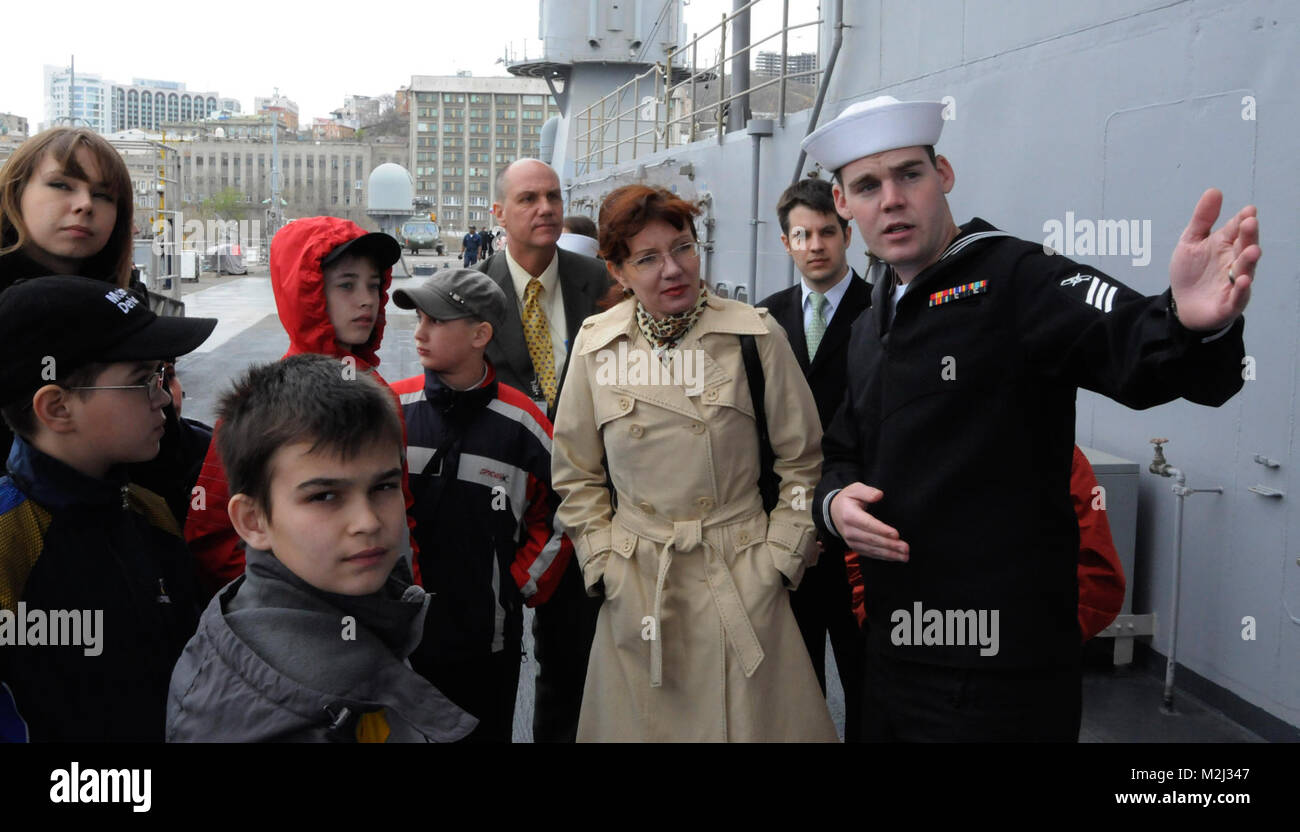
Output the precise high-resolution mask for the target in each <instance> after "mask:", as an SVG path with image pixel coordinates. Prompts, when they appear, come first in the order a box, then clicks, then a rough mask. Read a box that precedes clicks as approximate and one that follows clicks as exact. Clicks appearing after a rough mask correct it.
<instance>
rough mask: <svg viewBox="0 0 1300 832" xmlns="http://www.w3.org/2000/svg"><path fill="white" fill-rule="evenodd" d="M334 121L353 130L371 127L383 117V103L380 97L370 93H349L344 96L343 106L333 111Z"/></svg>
mask: <svg viewBox="0 0 1300 832" xmlns="http://www.w3.org/2000/svg"><path fill="white" fill-rule="evenodd" d="M331 115H332V116H334V121H336V122H338V123H339V124H341V125H343V126H345V127H351V128H352V129H353V130H360V129H361V128H362V127H369V126H370V125H372V124H374V123H375V122H377V121H379V120H380V119H381V118H383V115H384V113H383V107H382V103H381V102H380V100H379V99H378V98H371V97H370V96H368V95H349V96H346V97H344V99H343V106H342V107H340V108H338V109H337V110H335V111H334V112H333V113H331Z"/></svg>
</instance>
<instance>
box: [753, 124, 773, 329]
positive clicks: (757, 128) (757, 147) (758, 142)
mask: <svg viewBox="0 0 1300 832" xmlns="http://www.w3.org/2000/svg"><path fill="white" fill-rule="evenodd" d="M749 135H750V138H751V139H753V142H754V145H753V149H754V152H753V160H754V164H753V171H752V174H751V179H750V183H749V190H750V202H749V280H748V285H749V297H748V298H747V301H748V302H749V303H753V302H754V297H755V296H754V293H755V292H756V291H757V290H758V225H759V222H760V220H759V218H758V184H759V176H758V174H759V168H760V165H759V161H760V153H761V150H762V141H763V137H764V136H770V135H772V120H771V119H769V118H756V119H752V120H751V121H750V122H749Z"/></svg>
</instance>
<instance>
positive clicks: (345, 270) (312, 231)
mask: <svg viewBox="0 0 1300 832" xmlns="http://www.w3.org/2000/svg"><path fill="white" fill-rule="evenodd" d="M401 254H402V249H401V246H399V245H398V243H397V241H396V240H395V239H393V238H392V237H390V236H389V235H387V234H382V233H367V232H366V230H365V229H364V228H362V227H361V226H359V225H357V224H356V223H354V222H350V221H348V220H344V219H339V218H337V217H309V218H306V219H300V220H294V221H293V222H291V223H290V224H288V225H286V226H284V227H283V228H281V229H280V230H279V232H277V233H276V235H275V238H274V239H273V240H272V241H271V288H272V291H273V292H274V293H275V306H276V311H277V312H279V315H280V323H281V324H282V325H283V326H284V329H285V331H286V332H287V333H288V334H289V350H288V352H286V353H285V354H284V357H285V358H287V357H289V356H291V355H297V354H298V353H318V354H321V355H329V356H333V357H335V358H338V359H339V360H340V370H339V371H340V372H342V373H348V372H352V373H369V374H370V375H371V376H372V377H373V378H374V379H375V380H376V381H378V382H381V383H382V384H384V385H385V386H387V384H388V383H387V382H386V381H384V379H383V377H381V376H380V375H379V373H378V371H377V370H376V369H375V367H377V366H378V365H379V355H378V353H377V351H378V349H379V343H380V341H381V340H382V338H383V335H384V324H385V318H384V307H385V306H386V305H387V304H388V287H389V284H390V283H391V282H392V277H393V264H394V263H396V262H397V261H398V259H399V258H400V257H401ZM393 399H394V402H396V401H397V396H396V394H394V396H393ZM398 414H399V416H400V414H401V408H400V406H398ZM403 433H405V426H403ZM220 441H221V426H220V425H217V429H216V432H215V434H214V436H213V440H212V444H211V445H210V447H209V448H208V455H207V458H206V459H204V461H203V468H202V471H201V472H200V473H199V479H198V482H197V484H196V488H197V487H201V488H202V489H203V490H202V491H197V490H196V492H195V497H194V499H193V500H192V502H191V503H190V509H189V514H188V516H187V517H186V520H185V541H186V542H187V543H188V544H189V546H190V551H191V552H193V554H194V558H195V561H196V563H197V566H198V570H199V577H200V581H201V584H202V588H203V589H204V591H205V592H206V593H207V595H208V596H211V595H212V594H213V593H215V592H216V591H217V590H218V589H220V588H221V587H222V586H224V585H225V584H227V583H229V582H230V581H232V580H234V579H235V578H238V577H239V576H240V575H241V574H243V572H244V550H243V547H242V545H241V543H240V539H239V535H238V534H237V533H236V532H235V530H234V528H233V527H232V526H231V524H230V517H229V516H228V515H227V513H226V503H227V500H228V497H229V495H228V493H227V484H226V473H225V471H224V470H223V469H222V467H221V456H220V453H219V452H218V446H219V443H220ZM402 490H403V492H404V493H405V494H406V506H407V508H408V509H409V508H410V507H411V502H412V501H411V491H410V488H409V485H408V483H407V478H406V466H405V462H403V467H402ZM412 545H413V544H412ZM411 565H412V569H413V570H414V572H415V577H416V581H417V583H418V582H419V580H420V573H419V561H418V560H417V559H415V558H414V557H412V564H411Z"/></svg>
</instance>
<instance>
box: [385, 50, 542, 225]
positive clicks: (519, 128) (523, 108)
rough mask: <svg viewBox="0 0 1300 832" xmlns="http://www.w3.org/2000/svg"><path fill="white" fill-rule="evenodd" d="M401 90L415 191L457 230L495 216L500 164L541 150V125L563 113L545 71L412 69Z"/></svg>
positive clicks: (417, 195)
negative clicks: (526, 74) (496, 73)
mask: <svg viewBox="0 0 1300 832" xmlns="http://www.w3.org/2000/svg"><path fill="white" fill-rule="evenodd" d="M398 94H399V95H400V96H402V97H403V98H405V100H406V102H407V105H408V109H409V113H410V137H411V141H410V152H411V156H410V161H409V162H408V163H407V169H408V170H410V172H411V174H412V176H413V177H414V178H415V195H416V197H417V198H420V197H423V198H425V199H428V200H430V202H431V203H432V204H433V205H435V206H436V208H435V209H434V210H435V212H436V213H437V215H438V221H439V222H440V223H442V225H443V227H444V228H447V229H449V230H452V231H455V230H458V229H463V228H467V227H468V226H470V225H482V224H483V223H484V222H489V221H490V220H491V216H490V215H491V210H492V201H493V199H494V198H495V196H496V194H495V188H496V174H497V171H499V170H500V169H501V168H503V167H505V166H506V165H508V164H510V163H511V162H513V161H514V160H515V159H518V158H521V157H525V156H534V157H535V156H536V155H537V153H538V143H539V140H540V138H541V132H542V124H543V123H544V122H545V121H546V119H548V118H550V117H551V116H554V115H559V109H558V108H557V107H556V106H555V101H554V100H553V99H552V98H551V95H550V90H549V89H548V88H547V86H546V82H545V81H544V80H542V79H540V78H516V77H500V78H475V77H473V76H467V75H456V76H437V75H414V76H412V77H411V85H410V87H408V88H406V89H405V90H399V91H398Z"/></svg>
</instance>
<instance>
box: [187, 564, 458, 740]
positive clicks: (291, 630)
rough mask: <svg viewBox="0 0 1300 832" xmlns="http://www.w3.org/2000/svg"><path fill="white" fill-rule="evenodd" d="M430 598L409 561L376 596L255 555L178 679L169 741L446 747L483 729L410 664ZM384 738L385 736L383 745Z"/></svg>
mask: <svg viewBox="0 0 1300 832" xmlns="http://www.w3.org/2000/svg"><path fill="white" fill-rule="evenodd" d="M428 605H429V596H428V595H427V594H425V592H424V590H423V589H421V588H420V587H418V586H414V585H412V584H411V583H410V573H409V567H406V565H405V561H404V560H400V559H399V561H398V566H397V567H396V568H395V569H394V571H393V574H392V575H390V576H389V578H388V582H387V583H386V584H385V586H384V587H383V588H382V589H381V590H380V591H379V592H376V593H374V594H372V595H366V596H359V597H350V596H343V595H336V594H333V593H329V592H324V591H322V590H319V589H316V588H315V587H312V586H311V585H310V584H308V583H306V582H305V581H303V580H302V579H301V578H299V577H298V576H297V575H295V574H293V572H291V571H289V569H288V568H287V567H285V566H284V565H283V564H282V563H280V561H278V560H277V559H276V558H275V557H274V556H273V555H271V554H269V553H267V552H263V551H259V550H257V549H252V548H249V549H248V550H247V551H246V571H245V573H244V575H243V576H242V577H240V578H238V579H237V580H235V581H232V582H231V583H230V584H228V585H227V586H226V587H225V588H224V589H222V590H221V591H220V592H218V593H217V595H216V596H215V597H214V598H213V599H212V602H211V603H209V604H208V607H207V609H206V610H204V612H203V616H202V618H201V619H200V621H199V629H198V632H197V633H195V635H194V638H192V639H191V640H190V642H189V644H187V645H186V646H185V652H184V653H183V654H182V655H181V658H180V660H179V661H178V662H177V664H176V668H175V669H174V670H173V671H172V679H171V687H170V690H169V691H168V696H167V741H168V742H328V741H342V742H351V741H354V740H356V739H357V737H358V724H359V722H365V725H366V729H367V731H366V733H367V736H368V737H372V738H373V737H376V730H375V728H376V726H380V727H379V728H378V732H377V734H378V737H379V738H385V739H386V741H387V742H450V741H454V740H458V739H461V738H463V737H465V736H466V735H468V734H469V733H470V732H471V731H472V730H473V729H474V727H475V725H477V722H478V721H477V720H476V719H475V718H474V717H472V716H470V715H469V714H468V713H466V712H465V711H463V710H461V709H460V708H458V707H457V706H456V705H454V704H453V703H452V702H451V701H450V700H448V699H447V698H446V697H445V696H443V695H442V693H440V692H439V691H438V690H437V689H436V688H434V687H433V685H431V684H429V682H428V681H426V680H425V679H424V678H423V677H422V676H420V675H418V674H417V673H415V671H413V670H411V668H410V665H409V664H408V662H407V661H406V657H407V656H408V655H410V653H411V651H413V650H414V649H415V647H416V645H418V644H419V643H420V638H421V636H422V635H423V632H424V616H425V612H426V610H427V608H428ZM385 735H386V737H385Z"/></svg>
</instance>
